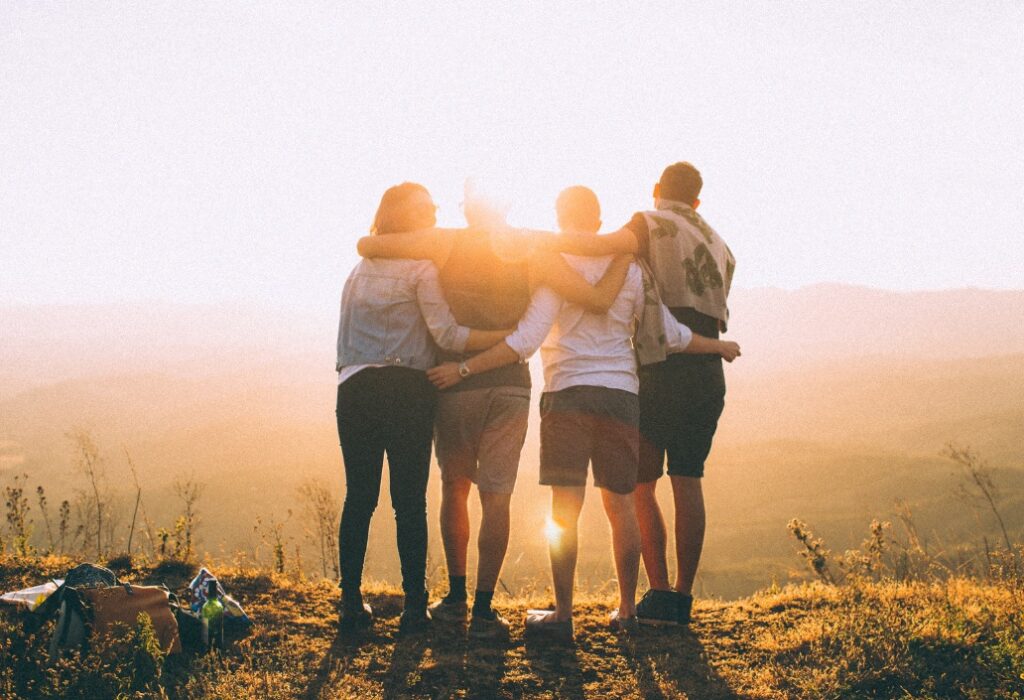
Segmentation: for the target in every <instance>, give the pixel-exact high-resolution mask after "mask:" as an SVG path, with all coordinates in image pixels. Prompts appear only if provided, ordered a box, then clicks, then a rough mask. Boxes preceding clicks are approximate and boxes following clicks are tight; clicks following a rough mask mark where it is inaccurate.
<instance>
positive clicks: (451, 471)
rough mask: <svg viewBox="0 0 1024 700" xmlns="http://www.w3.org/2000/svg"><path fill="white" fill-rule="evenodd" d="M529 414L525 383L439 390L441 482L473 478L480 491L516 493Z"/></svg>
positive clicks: (437, 426)
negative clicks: (513, 491)
mask: <svg viewBox="0 0 1024 700" xmlns="http://www.w3.org/2000/svg"><path fill="white" fill-rule="evenodd" d="M529 413H530V390H529V389H528V388H526V387H521V386H496V387H487V388H482V389H466V390H464V391H446V392H441V393H440V394H439V395H438V402H437V420H436V422H435V423H434V449H435V450H436V451H437V462H438V464H440V466H441V480H442V481H446V482H451V481H455V480H457V479H460V478H461V479H470V480H471V481H473V483H475V484H476V485H477V488H479V489H480V490H481V491H484V492H487V493H512V490H513V489H514V488H515V485H516V475H517V473H518V472H519V454H520V453H521V452H522V451H523V443H524V442H525V441H526V423H527V419H528V416H529Z"/></svg>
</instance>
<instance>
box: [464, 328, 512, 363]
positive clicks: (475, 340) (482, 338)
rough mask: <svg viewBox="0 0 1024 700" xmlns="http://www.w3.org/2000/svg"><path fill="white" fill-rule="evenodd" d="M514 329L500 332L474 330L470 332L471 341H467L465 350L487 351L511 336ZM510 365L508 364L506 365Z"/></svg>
mask: <svg viewBox="0 0 1024 700" xmlns="http://www.w3.org/2000/svg"><path fill="white" fill-rule="evenodd" d="M512 332H513V329H511V328H505V329H502V330H500V331H481V330H478V329H476V328H472V329H470V331H469V339H468V340H467V341H466V347H465V350H466V351H467V352H468V351H471V350H486V349H487V348H489V347H492V346H494V345H497V344H498V343H501V341H503V340H504V339H505V338H506V337H508V336H509V335H511V334H512ZM505 364H508V363H505Z"/></svg>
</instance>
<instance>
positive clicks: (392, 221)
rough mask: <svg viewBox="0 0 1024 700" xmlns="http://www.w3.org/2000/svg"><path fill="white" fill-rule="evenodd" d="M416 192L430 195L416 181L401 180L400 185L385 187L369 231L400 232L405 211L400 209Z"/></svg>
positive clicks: (378, 232)
mask: <svg viewBox="0 0 1024 700" xmlns="http://www.w3.org/2000/svg"><path fill="white" fill-rule="evenodd" d="M418 192H422V193H423V194H425V195H427V196H428V197H429V196H430V192H429V191H428V190H427V188H426V187H424V186H423V185H421V184H419V183H418V182H403V183H402V184H400V185H395V186H394V187H389V188H387V189H386V190H385V191H384V195H383V196H382V197H381V198H380V204H379V205H378V206H377V214H376V215H375V216H374V217H373V225H372V226H371V227H370V233H372V234H374V235H376V234H380V233H398V232H400V231H401V230H402V228H403V227H402V223H403V222H405V217H404V214H405V212H404V211H402V207H403V205H404V204H405V202H406V201H407V200H408V199H409V197H410V196H412V195H413V194H415V193H418Z"/></svg>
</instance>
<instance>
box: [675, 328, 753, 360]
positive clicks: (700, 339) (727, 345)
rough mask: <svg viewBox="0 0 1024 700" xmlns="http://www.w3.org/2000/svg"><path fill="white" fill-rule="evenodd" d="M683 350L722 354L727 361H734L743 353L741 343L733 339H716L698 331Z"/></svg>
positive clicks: (689, 353)
mask: <svg viewBox="0 0 1024 700" xmlns="http://www.w3.org/2000/svg"><path fill="white" fill-rule="evenodd" d="M681 352H684V353H686V354H688V355H721V356H722V359H723V360H725V361H726V362H732V361H733V360H735V359H736V358H737V357H739V356H740V355H741V353H740V345H739V343H734V342H733V341H731V340H715V339H714V338H707V337H705V336H703V335H700V334H698V333H694V334H693V338H692V339H691V340H690V343H689V344H688V345H687V346H686V348H685V349H683V350H681Z"/></svg>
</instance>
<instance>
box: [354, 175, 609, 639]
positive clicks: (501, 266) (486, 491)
mask: <svg viewBox="0 0 1024 700" xmlns="http://www.w3.org/2000/svg"><path fill="white" fill-rule="evenodd" d="M463 207H464V211H465V214H466V221H467V223H468V224H469V226H468V228H465V229H438V228H434V229H427V230H423V231H415V232H410V233H400V234H393V235H390V236H380V237H368V238H362V239H360V241H359V247H358V250H359V253H360V255H363V256H365V257H385V258H416V259H428V260H432V261H433V262H434V264H435V265H436V266H437V268H438V270H439V280H440V282H441V288H442V290H443V291H444V295H445V298H446V299H447V301H448V303H449V305H450V306H451V309H452V313H453V314H454V316H455V319H456V320H457V321H458V322H459V323H460V324H465V325H469V326H470V327H473V328H479V329H482V330H498V329H508V328H514V327H515V326H516V324H517V322H518V321H519V319H520V317H521V316H522V315H523V313H524V311H525V310H526V308H527V305H528V304H529V302H530V286H531V283H534V284H541V283H542V284H547V285H550V286H551V287H552V288H554V289H555V290H556V291H558V293H559V294H561V295H563V296H564V297H565V298H567V299H572V300H573V301H575V302H577V303H579V304H581V305H583V306H584V307H585V308H588V309H591V310H594V311H599V312H603V311H606V310H607V309H608V307H609V306H611V304H612V302H613V301H614V299H615V297H616V295H617V294H618V292H619V289H620V288H621V286H622V281H623V279H624V278H625V275H626V268H627V266H628V261H626V262H625V263H622V262H618V261H617V262H616V264H614V265H612V266H610V267H609V269H608V272H607V273H606V274H605V275H604V276H603V277H602V278H601V280H600V281H599V282H597V283H596V284H593V285H592V284H590V283H589V282H587V281H586V280H584V279H583V277H581V276H580V275H579V274H577V273H576V272H575V271H573V270H572V269H571V268H570V267H569V266H568V265H567V264H566V263H565V262H564V260H563V259H562V258H561V256H559V255H553V254H550V253H544V252H538V253H533V252H531V251H530V250H529V246H528V245H524V242H527V243H528V241H525V239H524V237H522V236H518V235H517V234H516V232H515V231H514V230H512V229H510V228H509V226H508V224H506V223H505V211H507V208H502V207H497V206H494V205H493V204H492V203H491V202H489V201H488V200H486V199H485V198H483V197H480V196H479V194H478V193H476V192H474V191H472V190H471V189H469V188H467V192H466V199H465V202H464V205H463ZM441 358H442V360H446V361H447V362H448V363H449V364H450V366H452V367H454V368H456V374H457V376H459V378H460V379H461V380H462V381H461V382H459V386H457V387H454V388H453V389H451V390H449V391H442V392H441V393H439V395H438V404H437V418H436V429H435V449H436V452H437V458H438V463H439V465H440V467H441V479H442V491H441V536H442V539H443V541H444V551H445V559H446V561H447V564H448V583H449V590H448V594H447V595H446V596H445V597H444V598H443V599H442V600H440V601H438V602H437V603H435V604H433V605H432V606H430V613H431V615H433V616H434V617H438V618H448V619H465V617H466V614H467V612H468V607H467V599H468V596H467V594H466V568H467V550H468V547H469V537H470V522H469V496H470V493H471V491H472V487H473V484H474V483H476V485H477V492H478V494H479V497H480V506H481V521H480V532H479V536H478V540H477V546H478V550H479V557H478V564H477V579H476V593H475V596H474V600H473V608H472V620H471V622H470V626H469V632H470V634H471V635H472V636H474V637H505V636H507V635H508V621H507V620H505V619H504V618H503V617H502V616H501V615H499V614H497V613H496V612H495V611H494V609H493V607H492V605H491V601H492V598H493V595H494V588H495V585H496V584H497V582H498V576H499V574H500V572H501V566H502V563H503V561H504V559H505V552H506V550H507V548H508V539H509V530H510V511H509V506H510V504H511V499H512V490H513V488H514V486H515V479H516V473H517V471H518V467H519V454H520V452H521V450H522V446H523V441H524V440H525V436H526V424H527V415H528V411H529V400H530V398H529V397H530V373H529V368H528V367H527V366H526V365H525V364H523V363H519V362H516V363H513V364H510V365H508V366H504V367H500V368H496V369H494V370H491V371H486V372H485V371H483V370H480V371H472V370H471V369H470V368H469V366H468V361H469V360H470V358H471V355H468V354H456V353H441ZM459 372H461V375H459Z"/></svg>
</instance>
